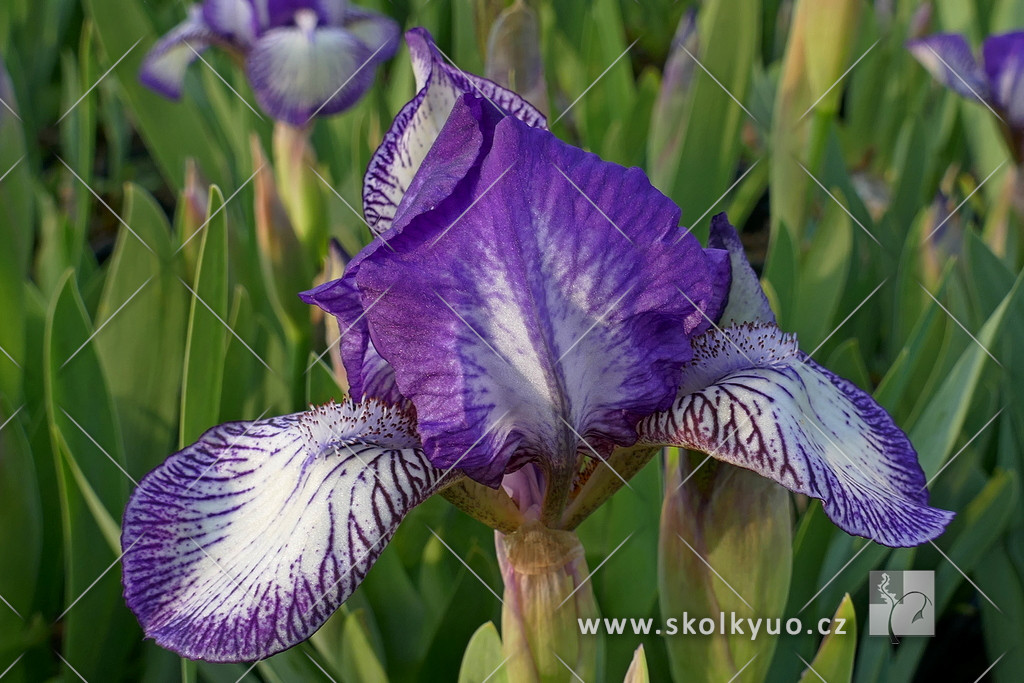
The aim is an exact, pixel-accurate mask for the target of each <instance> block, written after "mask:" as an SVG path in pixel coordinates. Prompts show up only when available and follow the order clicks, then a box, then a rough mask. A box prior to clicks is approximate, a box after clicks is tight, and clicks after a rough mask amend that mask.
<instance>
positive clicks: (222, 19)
mask: <svg viewBox="0 0 1024 683" xmlns="http://www.w3.org/2000/svg"><path fill="white" fill-rule="evenodd" d="M203 20H204V21H205V22H206V25H207V26H209V27H210V30H211V31H213V32H214V33H216V34H217V35H218V36H220V37H221V38H222V39H224V40H226V41H227V42H229V43H232V44H235V45H238V46H239V47H240V48H242V49H245V48H247V47H249V46H250V45H252V43H253V41H255V40H256V36H257V35H259V33H260V20H259V17H257V16H256V10H255V9H254V8H253V5H252V2H251V0H204V2H203Z"/></svg>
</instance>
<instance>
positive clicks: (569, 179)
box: [552, 164, 636, 247]
mask: <svg viewBox="0 0 1024 683" xmlns="http://www.w3.org/2000/svg"><path fill="white" fill-rule="evenodd" d="M552 165H553V166H554V167H555V169H556V170H557V171H558V172H559V173H561V174H562V177H563V178H565V179H566V180H568V181H569V184H570V185H572V186H573V188H574V189H575V190H576V191H577V192H579V193H580V194H581V195H583V198H584V199H586V200H587V201H588V202H590V204H591V205H592V206H593V207H594V208H595V209H597V212H598V213H599V214H601V215H602V216H604V218H605V220H606V221H608V222H609V223H611V224H612V227H613V228H615V229H616V230H618V231H619V234H620V235H622V236H623V237H625V238H626V241H627V242H629V243H630V244H632V245H633V246H634V247H635V246H636V242H634V241H633V238H632V237H630V236H629V235H627V234H626V233H625V232H623V230H622V228H620V227H619V226H618V225H617V224H616V223H615V221H613V220H612V219H611V218H608V214H606V213H605V212H604V210H602V209H601V207H600V206H598V205H597V203H595V202H594V200H593V199H591V198H590V196H589V195H588V194H587V193H586V192H584V191H583V190H581V189H580V186H579V185H577V184H576V183H574V182H573V181H572V178H570V177H569V176H568V175H566V174H565V171H563V170H562V169H560V168H559V167H558V164H552Z"/></svg>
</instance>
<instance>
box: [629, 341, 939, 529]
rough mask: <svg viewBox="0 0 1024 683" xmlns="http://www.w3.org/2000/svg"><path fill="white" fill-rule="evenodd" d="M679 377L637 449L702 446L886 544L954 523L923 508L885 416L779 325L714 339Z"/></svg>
mask: <svg viewBox="0 0 1024 683" xmlns="http://www.w3.org/2000/svg"><path fill="white" fill-rule="evenodd" d="M726 335H728V339H727V338H726ZM734 342H735V343H736V344H738V345H739V349H737V348H735V347H734V345H733V343H734ZM741 351H742V352H741ZM684 377H685V379H684V383H683V387H682V389H681V390H680V395H679V397H678V398H677V399H676V402H675V404H674V405H673V407H672V409H671V410H669V411H666V412H663V413H659V414H657V415H654V416H652V417H650V418H648V419H646V420H644V421H642V422H641V423H640V425H639V426H638V431H639V432H640V434H641V440H642V441H646V442H648V443H660V444H671V445H677V446H683V447H686V448H693V449H698V450H701V451H704V452H706V453H709V454H710V455H712V456H714V457H715V458H718V459H719V460H722V461H724V462H727V463H730V464H733V465H737V466H739V467H744V468H746V469H750V470H753V471H755V472H757V473H758V474H761V475H762V476H765V477H768V478H769V479H773V480H774V481H776V482H778V483H780V484H782V485H783V486H785V487H786V488H789V489H790V490H792V491H796V492H797V493H803V494H806V495H809V496H813V497H815V498H819V499H821V500H822V502H823V504H824V509H825V513H826V514H827V515H828V517H829V518H830V519H831V520H832V521H833V522H835V523H836V525H838V526H839V527H840V528H842V529H844V530H845V531H847V532H849V533H851V534H856V535H859V536H865V537H867V538H871V539H873V540H875V541H878V542H879V543H883V544H885V545H889V546H896V547H903V546H911V545H917V544H920V543H923V542H924V541H926V540H929V539H932V538H935V537H936V536H938V535H939V534H941V533H942V531H943V529H944V528H945V526H946V524H947V523H948V522H949V521H950V519H952V516H953V515H952V513H949V512H946V511H944V510H938V509H935V508H931V507H928V493H927V491H926V490H925V488H924V486H925V480H924V474H923V472H922V471H921V468H920V466H919V465H918V463H917V457H916V454H915V452H914V449H913V446H912V445H911V444H910V441H909V440H908V439H907V437H906V435H905V434H903V432H902V431H900V430H899V428H898V427H896V425H895V424H894V423H893V421H892V418H890V417H889V415H888V414H887V413H886V412H885V410H883V409H882V408H881V407H880V406H879V405H878V404H877V403H875V401H874V399H872V398H871V397H870V396H869V395H868V394H866V393H864V392H863V391H861V390H860V389H859V388H858V387H856V386H855V385H854V384H853V383H851V382H849V381H847V380H845V379H842V378H840V377H837V376H836V375H834V374H832V373H831V372H829V371H828V370H826V369H825V368H823V367H821V366H820V365H818V364H817V363H815V362H814V361H812V360H811V359H810V358H809V357H807V356H806V355H805V354H803V353H801V352H800V351H799V349H798V348H797V346H796V340H795V338H793V337H792V336H791V335H786V334H784V333H783V332H781V330H779V329H778V328H777V327H775V326H774V325H768V324H758V325H742V326H737V327H732V328H728V329H726V330H724V331H718V330H712V331H709V332H708V333H707V334H705V335H704V336H702V337H700V338H699V339H697V340H695V343H694V357H693V360H692V361H691V363H690V364H689V365H688V366H687V367H686V368H684Z"/></svg>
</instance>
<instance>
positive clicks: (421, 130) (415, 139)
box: [363, 28, 547, 232]
mask: <svg viewBox="0 0 1024 683" xmlns="http://www.w3.org/2000/svg"><path fill="white" fill-rule="evenodd" d="M405 41H406V43H408V45H409V53H410V56H411V57H412V66H413V71H414V73H415V75H416V88H417V89H418V92H417V93H416V97H414V98H413V99H412V100H411V101H410V102H409V103H408V104H406V105H405V106H404V107H403V108H402V110H401V111H400V112H399V114H398V116H396V117H395V121H394V123H392V124H391V128H390V129H389V130H388V132H387V133H386V134H385V135H384V140H383V141H382V142H381V144H380V147H378V148H377V151H376V152H374V155H373V157H372V158H371V159H370V165H369V167H368V168H367V170H366V176H365V177H364V179H363V214H364V216H365V218H366V221H367V222H368V223H369V224H370V225H371V226H374V229H375V230H376V231H377V232H383V231H385V230H387V229H388V228H389V227H390V226H391V221H392V219H393V218H394V216H395V213H396V211H397V210H398V206H399V204H400V203H401V201H402V197H403V196H404V195H405V192H406V190H408V189H409V185H410V183H411V182H412V180H413V177H414V176H415V175H416V171H417V169H419V167H420V164H422V163H423V160H424V158H425V157H426V155H427V152H428V151H429V150H430V148H431V146H432V145H433V144H434V140H436V139H437V136H438V134H439V133H440V131H441V128H442V127H443V126H444V125H445V122H446V121H447V120H448V115H449V113H450V112H451V110H452V107H453V106H454V105H455V101H456V100H457V99H458V98H459V97H460V96H461V95H463V94H464V93H469V92H472V93H476V94H477V95H480V96H482V97H484V98H486V99H487V101H488V102H489V103H491V104H493V105H494V106H496V107H497V108H498V109H500V110H501V111H502V112H503V113H504V112H507V113H508V114H511V115H512V116H515V117H517V118H519V119H521V120H523V121H525V122H526V123H527V124H528V125H531V126H535V127H538V128H547V120H546V119H545V118H544V115H543V114H541V113H540V112H539V111H537V110H536V109H535V108H534V107H533V105H531V104H530V103H529V102H527V101H526V100H524V99H523V98H521V97H519V95H517V94H515V93H514V92H512V91H511V90H506V89H505V88H502V87H501V86H499V85H497V84H496V83H494V82H492V81H489V80H487V79H485V78H480V77H479V76H474V75H472V74H467V73H465V72H464V71H460V70H459V69H458V68H456V67H454V66H452V65H450V64H449V63H448V62H447V60H446V59H445V58H444V56H443V55H442V54H441V52H440V51H439V50H438V49H437V47H436V46H435V45H434V41H433V38H431V36H430V33H428V32H427V31H426V30H425V29H422V28H415V29H412V30H410V31H408V32H406V34H405Z"/></svg>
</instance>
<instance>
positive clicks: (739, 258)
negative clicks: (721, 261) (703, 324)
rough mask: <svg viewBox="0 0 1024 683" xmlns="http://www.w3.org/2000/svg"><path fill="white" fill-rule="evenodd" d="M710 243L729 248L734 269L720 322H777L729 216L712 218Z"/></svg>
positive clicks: (722, 323)
mask: <svg viewBox="0 0 1024 683" xmlns="http://www.w3.org/2000/svg"><path fill="white" fill-rule="evenodd" d="M708 246H709V247H711V248H713V249H725V250H726V251H727V252H729V264H730V267H731V269H732V284H731V285H730V286H729V299H728V302H727V303H726V305H725V310H724V311H722V316H721V318H719V320H718V322H719V324H720V325H724V326H727V325H735V324H737V323H745V322H768V323H774V322H775V313H773V312H772V309H771V306H769V305H768V298H767V297H766V296H765V295H764V290H763V289H761V283H760V281H758V279H757V274H756V273H755V272H754V269H753V268H751V266H750V262H749V261H747V255H746V252H744V251H743V243H742V242H740V236H739V235H738V234H737V233H736V228H734V227H732V224H731V223H729V218H728V217H727V216H726V215H725V214H724V213H720V214H718V215H716V216H715V217H713V218H712V219H711V233H710V236H709V237H708Z"/></svg>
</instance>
